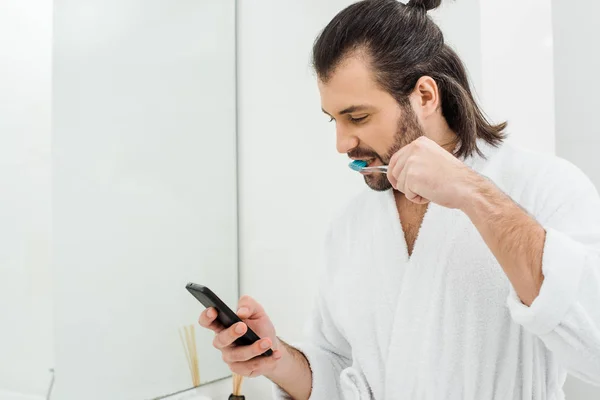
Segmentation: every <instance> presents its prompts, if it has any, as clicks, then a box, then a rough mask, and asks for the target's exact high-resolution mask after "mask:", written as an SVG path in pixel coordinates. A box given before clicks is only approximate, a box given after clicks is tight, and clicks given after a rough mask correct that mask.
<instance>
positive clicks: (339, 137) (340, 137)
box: [335, 124, 358, 153]
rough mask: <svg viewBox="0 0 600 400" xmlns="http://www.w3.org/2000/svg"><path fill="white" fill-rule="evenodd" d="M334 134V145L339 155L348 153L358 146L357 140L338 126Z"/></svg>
mask: <svg viewBox="0 0 600 400" xmlns="http://www.w3.org/2000/svg"><path fill="white" fill-rule="evenodd" d="M335 134H336V141H335V145H336V148H337V151H338V152H339V153H348V152H349V151H350V150H352V149H354V148H356V147H357V146H358V138H357V137H356V136H352V135H351V134H349V133H348V132H347V130H346V129H344V128H343V127H341V126H340V125H339V124H338V125H337V126H336V128H335Z"/></svg>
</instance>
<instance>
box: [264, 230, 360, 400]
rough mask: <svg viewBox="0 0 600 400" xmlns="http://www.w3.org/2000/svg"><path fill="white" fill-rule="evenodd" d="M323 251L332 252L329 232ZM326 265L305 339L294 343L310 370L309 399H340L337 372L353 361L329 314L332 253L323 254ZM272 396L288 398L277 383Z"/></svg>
mask: <svg viewBox="0 0 600 400" xmlns="http://www.w3.org/2000/svg"><path fill="white" fill-rule="evenodd" d="M325 245H326V249H325V252H326V254H327V253H329V254H330V255H331V253H332V248H331V247H332V242H331V233H330V234H329V236H328V239H327V240H326V241H325ZM326 260H327V265H326V268H325V270H324V271H323V272H322V273H321V274H320V275H321V276H320V278H319V285H318V287H319V289H318V291H317V296H316V300H315V301H314V306H313V310H312V312H311V314H310V318H309V320H308V324H307V325H306V328H305V333H304V337H305V340H304V341H303V342H301V343H298V344H294V345H293V346H294V347H295V348H297V349H298V350H300V351H301V352H302V353H303V354H304V356H305V357H306V359H307V360H308V363H309V365H310V369H311V371H312V392H311V396H310V400H325V399H327V400H340V399H342V397H341V388H340V374H341V372H342V370H344V369H346V368H347V367H349V366H350V365H351V364H352V351H351V348H350V344H349V343H348V342H347V341H346V339H345V338H344V336H343V335H342V334H341V332H340V331H339V329H338V327H337V326H336V323H335V321H334V319H333V318H332V310H331V305H332V304H331V301H332V300H335V298H336V296H335V293H332V292H331V291H332V289H333V287H334V285H333V280H334V274H333V271H332V269H333V268H332V267H333V265H331V263H332V262H333V260H332V257H330V256H328V257H326ZM273 395H274V398H275V399H278V400H282V399H291V397H290V396H289V395H288V394H287V393H285V391H283V390H282V389H281V388H280V387H279V386H277V385H273Z"/></svg>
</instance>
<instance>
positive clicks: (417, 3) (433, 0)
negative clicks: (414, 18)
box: [406, 0, 442, 11]
mask: <svg viewBox="0 0 600 400" xmlns="http://www.w3.org/2000/svg"><path fill="white" fill-rule="evenodd" d="M441 3H442V0H410V1H409V2H408V3H406V5H407V6H408V7H415V8H422V9H424V10H425V11H429V10H433V9H434V8H438V7H439V6H440V4H441Z"/></svg>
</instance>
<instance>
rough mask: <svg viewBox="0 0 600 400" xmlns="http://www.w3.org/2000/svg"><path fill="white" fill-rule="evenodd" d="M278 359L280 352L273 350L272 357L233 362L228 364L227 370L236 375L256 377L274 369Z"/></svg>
mask: <svg viewBox="0 0 600 400" xmlns="http://www.w3.org/2000/svg"><path fill="white" fill-rule="evenodd" d="M280 359H281V351H280V350H275V351H274V352H273V356H272V357H256V358H253V359H252V360H248V361H241V362H234V363H231V364H229V369H230V370H231V372H234V373H236V374H238V375H242V376H251V377H257V376H260V375H263V374H264V373H266V372H267V371H271V370H272V369H273V368H275V365H276V363H277V361H279V360H280Z"/></svg>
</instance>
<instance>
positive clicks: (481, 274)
mask: <svg viewBox="0 0 600 400" xmlns="http://www.w3.org/2000/svg"><path fill="white" fill-rule="evenodd" d="M439 3H440V1H439V0H420V1H419V0H412V1H410V2H409V3H408V4H407V5H404V4H402V3H399V2H397V1H395V0H373V1H361V2H358V3H355V4H353V5H351V6H349V7H348V8H346V9H344V10H343V11H341V12H340V13H339V14H338V15H337V16H336V17H335V18H334V19H333V20H332V21H331V22H330V23H329V25H328V26H327V27H326V28H325V29H324V31H323V32H322V33H321V35H320V36H319V38H318V39H317V41H316V42H315V45H314V49H313V50H314V51H313V61H314V66H315V70H316V72H317V76H318V85H319V91H320V94H321V104H322V109H323V111H324V112H325V113H326V114H327V115H329V116H330V117H331V119H332V120H333V121H335V123H336V132H337V148H338V151H339V152H342V153H347V154H348V155H349V156H350V158H352V159H359V160H364V161H366V162H367V163H368V165H369V166H379V165H388V171H387V174H375V173H373V174H365V176H364V179H365V182H366V183H367V185H368V186H369V187H370V188H371V189H373V190H369V191H367V192H365V193H364V194H361V195H360V196H359V197H357V198H356V199H355V200H354V201H353V202H352V203H351V204H350V205H349V206H348V207H347V209H346V210H345V211H344V212H343V213H342V214H341V215H340V216H339V217H337V218H336V219H335V221H334V223H333V224H332V227H331V230H330V233H329V235H328V240H327V247H326V249H327V260H326V261H327V264H326V268H325V269H324V271H323V274H322V278H321V281H320V290H319V295H318V299H317V307H316V308H315V311H314V313H313V315H312V316H311V319H312V321H311V324H310V329H309V332H310V336H309V337H308V338H307V339H306V341H305V342H304V343H303V344H300V345H298V346H297V347H292V346H291V345H288V344H286V343H284V342H283V341H281V340H280V339H278V338H277V336H276V335H275V329H274V327H273V325H272V324H271V322H270V320H269V318H268V316H267V315H266V314H265V311H264V310H263V309H262V307H261V306H260V305H259V304H258V303H257V302H256V301H255V300H253V299H252V298H250V297H243V298H242V299H241V300H240V302H239V309H238V315H239V316H240V317H241V318H242V319H243V321H244V322H242V323H239V324H238V325H235V326H233V327H231V328H228V329H222V327H221V326H218V325H217V324H216V323H215V322H214V319H215V316H216V312H215V310H214V309H208V310H206V311H205V312H203V313H202V315H201V317H200V323H201V325H203V326H205V327H208V328H210V329H213V330H214V331H215V332H217V335H216V336H215V340H214V346H215V347H217V348H218V349H220V350H221V351H222V353H223V359H224V361H225V362H227V363H228V364H229V366H230V368H231V370H232V371H233V372H236V373H238V374H241V375H245V376H258V375H264V376H266V377H267V378H269V379H270V380H272V381H273V382H274V383H275V384H276V385H275V396H276V397H278V398H293V399H307V398H310V399H318V400H320V399H327V400H330V399H371V398H374V399H435V400H438V399H456V400H459V399H461V400H463V399H464V400H483V399H502V400H503V399H563V398H564V394H563V391H562V385H563V383H564V381H565V377H566V373H567V372H568V373H571V374H573V375H575V376H577V377H579V378H580V379H583V380H585V381H588V382H591V383H595V384H600V199H599V197H598V193H597V192H596V190H595V188H594V187H593V185H592V184H591V183H590V182H589V180H588V179H587V178H586V177H585V176H584V175H583V174H582V173H581V172H580V171H579V170H578V169H577V168H575V167H574V166H572V165H571V164H569V163H567V162H566V161H563V160H560V159H558V158H554V157H549V156H542V155H538V154H534V153H529V152H526V151H523V150H519V149H516V148H514V147H512V146H510V145H508V144H505V143H504V137H505V134H504V129H505V124H499V125H493V124H490V123H489V122H488V121H486V119H485V118H484V116H483V113H482V112H481V110H480V109H479V107H478V106H477V104H476V103H475V101H474V99H473V96H472V95H471V91H470V89H469V84H468V81H467V76H466V73H465V69H464V67H463V65H462V63H461V61H460V60H459V58H458V56H457V55H456V54H455V53H454V52H453V51H452V50H451V49H450V48H449V47H448V46H446V45H445V44H444V39H443V35H442V33H441V31H440V30H439V28H438V27H437V26H436V25H435V24H434V23H433V21H432V20H431V19H429V17H428V16H427V11H428V10H430V9H432V8H435V7H436V6H438V5H439ZM532 101H535V98H532ZM247 326H249V327H250V328H252V329H253V330H255V331H256V332H257V333H258V334H259V336H261V337H262V338H263V339H261V340H260V341H258V342H256V343H255V344H253V345H251V346H241V347H236V346H233V345H232V343H233V341H234V340H235V339H236V338H237V337H239V336H241V335H242V334H243V333H244V332H245V331H246V329H247ZM269 347H272V348H273V349H274V350H275V351H274V355H273V356H272V357H256V356H257V355H259V354H261V353H262V352H264V349H266V348H269Z"/></svg>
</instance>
